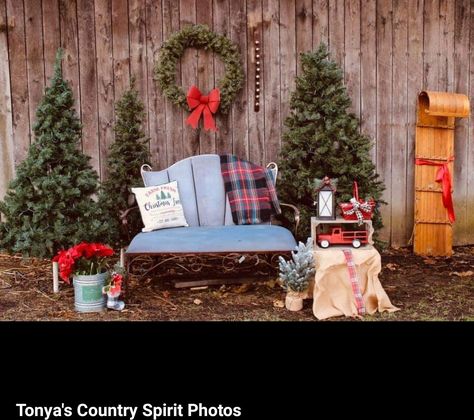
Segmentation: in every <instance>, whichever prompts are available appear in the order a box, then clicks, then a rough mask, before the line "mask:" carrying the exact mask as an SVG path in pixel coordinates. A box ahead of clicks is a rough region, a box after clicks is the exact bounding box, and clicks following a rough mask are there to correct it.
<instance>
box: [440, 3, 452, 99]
mask: <svg viewBox="0 0 474 420" xmlns="http://www.w3.org/2000/svg"><path fill="white" fill-rule="evenodd" d="M454 4H455V3H454V1H453V0H439V37H440V40H439V57H438V58H439V64H438V66H439V78H438V90H440V91H446V92H452V91H453V86H454V63H453V59H454Z"/></svg>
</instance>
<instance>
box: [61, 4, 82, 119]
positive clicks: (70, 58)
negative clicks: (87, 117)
mask: <svg viewBox="0 0 474 420" xmlns="http://www.w3.org/2000/svg"><path fill="white" fill-rule="evenodd" d="M59 11H60V28H61V47H62V48H63V50H64V56H63V62H62V69H63V76H64V78H65V79H66V80H67V81H68V82H69V84H70V85H71V89H72V92H73V94H74V104H75V108H76V111H77V115H78V116H79V117H81V86H80V81H79V45H78V44H79V39H78V30H77V1H76V0H60V2H59Z"/></svg>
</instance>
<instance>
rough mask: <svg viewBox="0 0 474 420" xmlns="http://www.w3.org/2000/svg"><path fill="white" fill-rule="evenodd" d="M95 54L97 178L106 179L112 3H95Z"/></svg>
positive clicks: (101, 0) (110, 131) (111, 94)
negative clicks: (98, 165)
mask: <svg viewBox="0 0 474 420" xmlns="http://www.w3.org/2000/svg"><path fill="white" fill-rule="evenodd" d="M95 33H96V34H95V37H96V54H97V108H98V131H99V154H100V176H101V179H102V180H105V179H106V178H107V169H108V168H107V164H106V159H107V153H108V149H109V147H110V145H111V144H112V143H113V141H114V131H113V123H114V59H113V52H112V0H95Z"/></svg>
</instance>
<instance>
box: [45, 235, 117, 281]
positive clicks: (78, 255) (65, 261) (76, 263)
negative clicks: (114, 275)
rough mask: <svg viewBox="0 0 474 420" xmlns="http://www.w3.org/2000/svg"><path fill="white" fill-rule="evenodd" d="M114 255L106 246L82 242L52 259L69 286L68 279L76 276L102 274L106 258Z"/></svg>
mask: <svg viewBox="0 0 474 420" xmlns="http://www.w3.org/2000/svg"><path fill="white" fill-rule="evenodd" d="M112 255H114V250H113V249H112V248H110V247H109V246H107V245H104V244H98V243H87V242H82V243H80V244H78V245H75V246H73V247H71V248H69V249H65V250H61V251H59V252H58V253H57V255H56V256H55V257H54V258H53V261H55V262H57V263H58V266H59V275H60V277H61V278H62V279H63V280H64V282H66V283H67V284H70V278H71V276H72V275H73V274H76V275H92V274H100V273H103V272H104V271H105V270H106V269H107V262H106V259H107V257H110V256H112Z"/></svg>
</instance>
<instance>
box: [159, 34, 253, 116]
mask: <svg viewBox="0 0 474 420" xmlns="http://www.w3.org/2000/svg"><path fill="white" fill-rule="evenodd" d="M186 48H203V49H204V50H210V51H213V52H214V53H216V54H218V55H219V56H220V58H221V59H222V61H223V62H224V65H225V75H224V77H223V78H222V79H221V80H219V82H218V83H217V87H218V88H219V89H220V96H221V102H220V108H219V110H220V111H221V112H222V113H223V114H227V113H228V112H229V110H230V107H231V105H232V102H233V101H234V99H235V96H236V95H237V93H238V92H239V90H240V89H241V87H242V83H243V81H244V72H243V70H242V65H241V60H240V53H239V51H238V48H237V46H236V45H235V44H233V43H232V42H231V41H230V40H229V39H228V38H227V37H225V36H224V35H219V34H216V33H215V32H212V31H211V30H210V29H209V28H208V27H207V26H206V25H192V26H186V27H184V28H183V29H181V30H180V31H179V32H176V33H174V34H173V35H171V36H170V38H169V39H168V41H166V42H165V43H164V44H163V45H162V46H161V49H160V54H159V57H158V62H157V63H156V66H155V80H157V81H158V84H159V86H160V89H161V91H162V92H163V94H164V95H165V96H166V97H167V98H168V99H169V100H170V101H171V102H172V103H174V104H175V105H179V106H180V107H181V108H183V109H186V110H189V109H188V105H187V103H186V93H185V92H184V91H183V89H182V88H181V87H179V86H178V85H177V84H176V81H175V77H176V65H177V63H178V61H179V59H180V58H181V57H182V55H183V54H184V51H185V50H186ZM198 87H199V86H198ZM206 93H207V92H206Z"/></svg>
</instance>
